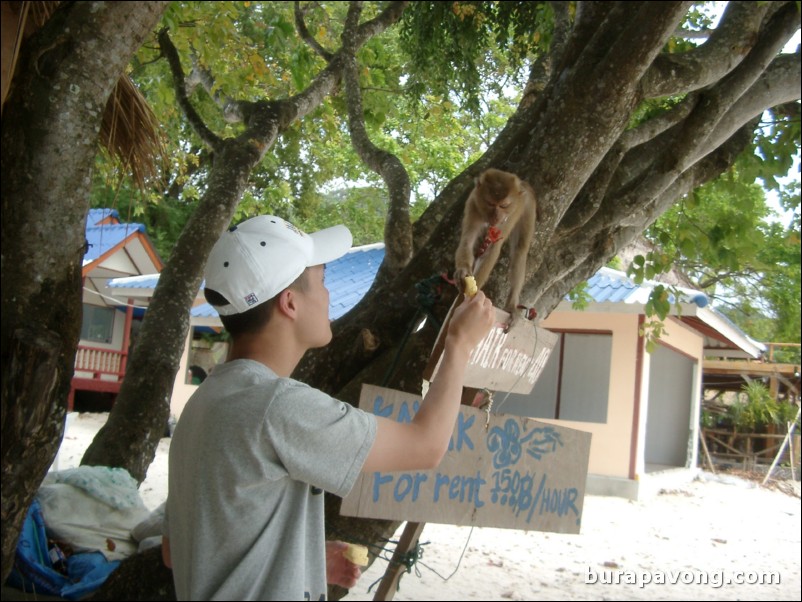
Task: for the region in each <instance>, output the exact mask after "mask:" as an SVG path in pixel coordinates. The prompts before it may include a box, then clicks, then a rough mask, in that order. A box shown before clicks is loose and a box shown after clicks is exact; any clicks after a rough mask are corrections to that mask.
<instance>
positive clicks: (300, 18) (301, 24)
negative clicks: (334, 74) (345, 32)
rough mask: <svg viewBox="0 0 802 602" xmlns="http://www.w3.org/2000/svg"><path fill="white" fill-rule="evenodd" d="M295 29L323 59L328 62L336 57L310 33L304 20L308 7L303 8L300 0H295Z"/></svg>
mask: <svg viewBox="0 0 802 602" xmlns="http://www.w3.org/2000/svg"><path fill="white" fill-rule="evenodd" d="M294 4H295V10H294V14H295V29H296V30H297V31H298V35H299V36H301V39H302V40H303V41H304V42H306V44H307V45H308V46H309V47H310V48H311V49H312V50H314V51H315V52H317V53H318V54H319V55H320V56H321V57H323V59H324V60H325V61H326V62H327V63H328V62H331V59H333V58H334V54H332V53H331V52H329V51H328V50H326V49H325V48H323V46H321V45H320V43H319V42H318V41H317V40H316V39H315V37H314V36H313V35H312V34H311V33H309V30H308V29H307V27H306V22H305V21H304V16H305V15H306V10H307V9H302V8H301V3H300V2H298V0H296V1H295V3H294Z"/></svg>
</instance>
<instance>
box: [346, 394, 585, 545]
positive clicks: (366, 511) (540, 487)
mask: <svg viewBox="0 0 802 602" xmlns="http://www.w3.org/2000/svg"><path fill="white" fill-rule="evenodd" d="M420 403H421V399H420V397H417V396H415V395H411V394H408V393H403V392H401V391H395V390H392V389H385V388H382V387H376V386H373V385H364V386H363V387H362V394H361V396H360V402H359V407H360V408H362V409H363V410H366V411H369V412H372V413H374V414H376V415H377V416H383V417H385V418H389V419H392V420H396V421H398V422H410V421H411V420H412V418H413V416H414V415H415V413H416V411H417V409H418V408H419V407H420ZM590 437H591V435H590V433H586V432H583V431H578V430H574V429H569V428H565V427H561V426H556V425H553V424H546V423H542V422H537V421H535V420H531V419H528V418H520V417H517V416H505V415H502V414H490V416H489V421H488V416H487V414H486V413H485V412H484V411H482V410H479V409H476V408H472V407H470V406H461V408H460V414H459V416H458V418H457V422H456V425H455V429H454V434H453V435H452V437H451V442H450V444H449V449H448V452H447V453H446V456H445V458H444V459H443V461H442V462H441V463H440V465H439V466H438V467H437V468H436V469H434V470H429V471H411V472H387V473H385V472H372V473H366V474H363V475H361V476H360V477H359V479H358V480H357V482H356V484H355V486H354V488H353V489H352V490H351V493H350V494H349V495H348V496H347V497H346V498H345V499H344V500H343V503H342V507H341V509H340V512H341V514H343V515H345V516H360V517H367V518H382V519H391V520H406V521H411V522H430V523H445V524H455V525H476V526H483V527H502V528H510V529H521V530H536V531H553V532H557V533H579V528H580V524H581V519H582V505H583V501H584V495H585V481H586V479H587V472H588V458H589V455H590Z"/></svg>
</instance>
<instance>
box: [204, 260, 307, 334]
mask: <svg viewBox="0 0 802 602" xmlns="http://www.w3.org/2000/svg"><path fill="white" fill-rule="evenodd" d="M306 273H307V270H304V271H303V272H301V275H300V276H298V278H296V279H295V280H294V281H293V282H292V284H290V285H289V286H288V287H287V288H293V289H295V290H299V291H305V290H307V288H308V284H309V283H308V280H307V278H306ZM284 290H286V289H284ZM279 294H281V293H279ZM203 296H204V297H206V301H208V302H209V303H210V304H211V305H212V306H216V307H221V306H224V305H228V304H229V301H228V299H226V298H225V297H224V296H223V295H221V294H220V293H218V292H217V291H215V290H212V289H210V288H204V289H203ZM277 298H278V295H276V296H275V297H273V298H271V299H268V300H267V301H265V302H264V303H260V304H259V305H257V306H256V307H252V308H251V309H249V310H248V311H245V312H242V313H240V314H234V315H231V316H224V315H222V314H220V321H221V322H222V323H223V328H225V329H226V330H227V331H228V333H229V334H230V335H231V336H232V337H236V336H238V335H241V334H244V333H247V332H259V331H260V330H262V328H264V327H265V325H266V324H267V322H268V321H269V320H270V316H272V315H273V308H274V307H275V305H276V299H277Z"/></svg>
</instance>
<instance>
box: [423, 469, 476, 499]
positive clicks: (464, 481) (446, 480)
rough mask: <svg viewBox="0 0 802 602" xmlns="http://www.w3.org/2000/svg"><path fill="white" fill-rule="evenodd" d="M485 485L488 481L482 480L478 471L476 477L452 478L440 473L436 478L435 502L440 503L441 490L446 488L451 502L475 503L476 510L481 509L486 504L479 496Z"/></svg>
mask: <svg viewBox="0 0 802 602" xmlns="http://www.w3.org/2000/svg"><path fill="white" fill-rule="evenodd" d="M485 483H487V481H485V480H484V479H483V478H482V475H481V474H480V473H479V471H478V470H477V471H476V476H475V477H466V476H461V475H456V476H454V477H450V476H448V475H444V474H442V473H439V472H438V473H437V476H435V478H434V501H435V502H439V501H440V490H441V489H442V488H443V487H445V496H447V497H448V499H449V500H459V501H460V502H468V503H473V505H474V507H475V508H481V507H482V506H484V505H485V503H484V502H483V501H482V500H481V498H480V497H479V494H480V493H481V491H482V485H484V484H485ZM445 496H444V497H445Z"/></svg>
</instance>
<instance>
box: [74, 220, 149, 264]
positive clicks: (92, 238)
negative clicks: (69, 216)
mask: <svg viewBox="0 0 802 602" xmlns="http://www.w3.org/2000/svg"><path fill="white" fill-rule="evenodd" d="M134 232H145V226H144V224H106V225H103V226H89V225H87V227H86V242H87V244H88V245H89V246H88V249H87V251H86V254H85V255H84V264H87V263H90V262H92V261H94V260H95V259H97V258H98V257H100V256H101V255H103V254H104V253H107V252H108V251H109V250H110V249H113V248H114V247H116V246H117V245H118V244H120V243H121V242H122V241H124V240H125V239H126V238H128V237H129V236H130V235H131V234H133V233H134Z"/></svg>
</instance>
